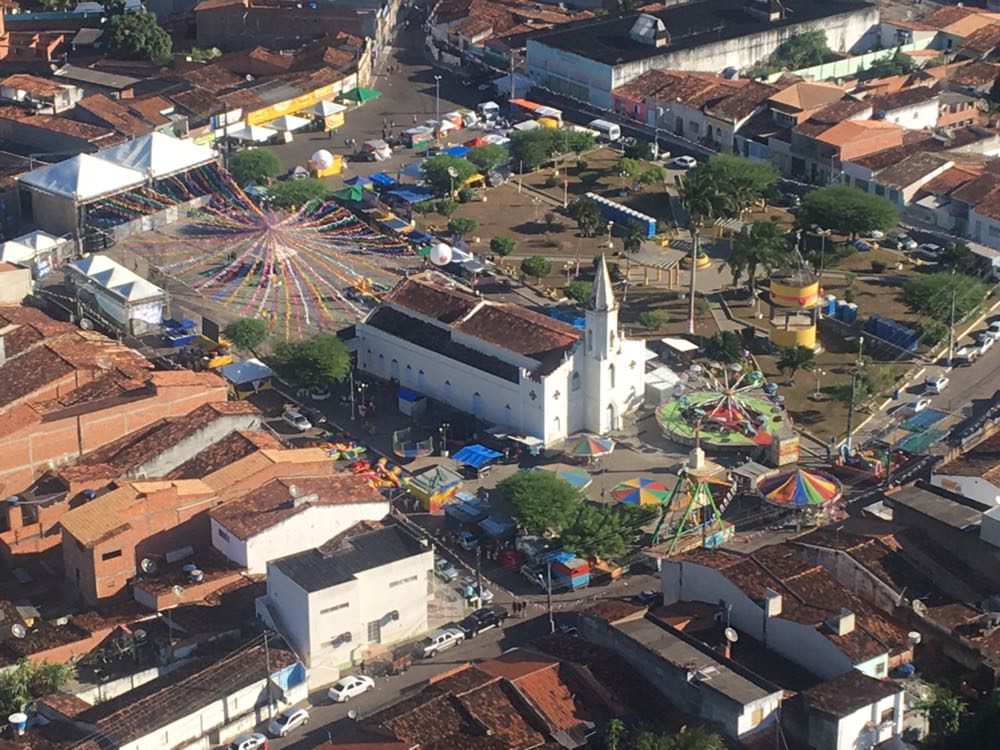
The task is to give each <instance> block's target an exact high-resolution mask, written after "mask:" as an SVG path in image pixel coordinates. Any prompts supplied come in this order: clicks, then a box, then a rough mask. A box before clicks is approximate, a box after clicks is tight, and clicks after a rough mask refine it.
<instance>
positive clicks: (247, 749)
mask: <svg viewBox="0 0 1000 750" xmlns="http://www.w3.org/2000/svg"><path fill="white" fill-rule="evenodd" d="M228 750H267V737H265V736H264V735H262V734H259V733H258V732H254V733H253V734H244V735H242V736H240V737H237V738H236V739H235V740H233V741H232V742H230V743H229V747H228Z"/></svg>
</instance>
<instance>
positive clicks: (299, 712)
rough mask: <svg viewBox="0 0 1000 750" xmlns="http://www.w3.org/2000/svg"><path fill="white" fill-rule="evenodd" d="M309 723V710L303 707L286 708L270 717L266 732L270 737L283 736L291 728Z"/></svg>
mask: <svg viewBox="0 0 1000 750" xmlns="http://www.w3.org/2000/svg"><path fill="white" fill-rule="evenodd" d="M308 723H309V712H308V711H306V710H305V709H304V708H286V709H285V710H284V711H282V712H281V713H280V714H278V715H277V716H275V717H274V718H273V719H271V723H270V724H268V725H267V733H268V734H269V735H271V736H272V737H284V736H285V735H286V734H288V733H289V732H291V731H292V730H293V729H298V728H299V727H304V726H305V725H306V724H308Z"/></svg>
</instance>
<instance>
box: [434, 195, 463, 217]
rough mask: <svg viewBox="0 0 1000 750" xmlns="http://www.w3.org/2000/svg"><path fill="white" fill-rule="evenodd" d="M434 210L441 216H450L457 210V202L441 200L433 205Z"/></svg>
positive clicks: (449, 199)
mask: <svg viewBox="0 0 1000 750" xmlns="http://www.w3.org/2000/svg"><path fill="white" fill-rule="evenodd" d="M434 210H435V211H437V212H438V213H439V214H441V215H442V216H451V215H452V214H453V213H455V212H456V211H457V210H458V201H453V200H451V198H442V199H441V200H439V201H438V202H437V203H436V204H434Z"/></svg>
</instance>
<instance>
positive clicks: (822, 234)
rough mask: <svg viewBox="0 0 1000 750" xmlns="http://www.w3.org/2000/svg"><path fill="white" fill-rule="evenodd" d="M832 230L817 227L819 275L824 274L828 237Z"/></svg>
mask: <svg viewBox="0 0 1000 750" xmlns="http://www.w3.org/2000/svg"><path fill="white" fill-rule="evenodd" d="M830 233H831V230H829V229H821V228H817V229H816V234H818V235H819V272H818V273H817V274H816V275H817V276H822V275H823V268H824V266H826V238H827V237H829V236H830Z"/></svg>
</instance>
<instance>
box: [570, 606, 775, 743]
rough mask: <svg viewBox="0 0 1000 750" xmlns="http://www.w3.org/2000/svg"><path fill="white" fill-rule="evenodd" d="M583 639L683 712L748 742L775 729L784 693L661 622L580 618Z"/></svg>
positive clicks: (591, 616)
mask: <svg viewBox="0 0 1000 750" xmlns="http://www.w3.org/2000/svg"><path fill="white" fill-rule="evenodd" d="M577 622H578V629H579V633H580V636H581V637H582V638H583V639H584V640H587V641H590V642H591V643H594V644H595V645H598V646H601V647H603V648H607V649H610V650H612V651H614V652H615V653H617V654H619V655H620V656H621V657H622V658H623V659H624V660H625V661H626V662H627V663H628V664H629V665H630V666H631V667H632V668H633V669H635V670H636V671H637V672H639V674H641V675H643V677H645V678H646V679H647V680H648V681H649V683H650V684H651V685H655V686H656V688H657V689H658V690H659V691H660V692H661V693H662V694H663V696H664V697H665V698H666V699H667V700H668V701H670V703H672V704H673V705H674V706H676V707H677V709H679V710H680V711H683V712H684V713H687V714H693V715H695V716H698V717H700V718H702V719H704V720H706V721H710V722H713V723H715V724H718V725H719V726H720V727H721V728H722V729H723V731H725V733H726V734H727V735H729V736H730V737H732V738H734V739H736V738H740V737H744V736H746V735H748V734H751V733H753V732H755V731H758V730H760V729H761V728H763V727H765V726H767V725H768V724H771V723H773V722H774V720H775V716H776V713H777V710H778V707H779V706H780V705H781V700H782V695H783V693H782V690H781V688H779V687H777V686H776V685H771V684H770V683H768V682H767V681H766V680H764V679H762V678H760V677H758V676H757V675H755V674H753V673H752V672H750V671H749V670H747V669H744V668H742V667H740V666H739V665H738V664H736V663H734V662H731V661H729V660H728V659H726V658H724V657H722V656H721V655H719V654H716V653H714V652H712V650H711V649H709V648H707V647H706V646H704V645H702V644H701V643H699V642H698V641H697V640H695V639H694V638H691V637H690V636H687V635H685V634H683V633H681V632H680V631H677V630H675V629H674V628H672V627H670V626H669V625H666V624H664V623H661V622H656V621H654V620H652V619H646V618H642V617H639V618H638V619H629V620H627V621H624V622H616V623H614V624H612V623H609V622H607V621H606V620H603V619H601V618H599V617H595V616H594V615H591V614H586V613H583V614H581V615H580V616H579V618H578V620H577Z"/></svg>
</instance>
